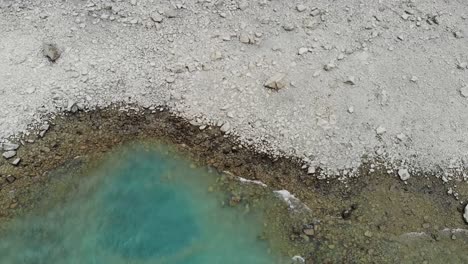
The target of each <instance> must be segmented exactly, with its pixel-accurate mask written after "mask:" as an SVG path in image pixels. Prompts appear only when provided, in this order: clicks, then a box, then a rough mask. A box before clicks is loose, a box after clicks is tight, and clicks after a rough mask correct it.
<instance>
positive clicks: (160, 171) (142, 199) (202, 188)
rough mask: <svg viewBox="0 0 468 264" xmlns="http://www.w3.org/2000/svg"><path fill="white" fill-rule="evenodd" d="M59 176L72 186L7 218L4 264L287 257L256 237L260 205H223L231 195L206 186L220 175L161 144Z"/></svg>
mask: <svg viewBox="0 0 468 264" xmlns="http://www.w3.org/2000/svg"><path fill="white" fill-rule="evenodd" d="M58 177H59V178H60V177H63V179H61V181H63V182H65V183H67V182H73V180H75V184H71V186H73V188H69V189H67V191H65V192H64V194H63V195H58V196H57V195H55V196H54V195H49V196H50V197H54V199H52V198H44V199H43V200H44V201H42V202H40V203H39V206H38V208H36V209H35V210H34V211H33V212H31V213H28V214H26V215H24V216H22V217H20V218H19V219H15V220H13V221H12V222H11V223H10V224H9V225H8V228H7V231H6V232H4V233H3V234H1V238H0V263H11V264H15V263H34V264H41V263H44V264H45V263H47V264H50V263H70V264H72V263H77V264H78V263H79V264H83V263H116V264H119V263H154V264H159V263H171V264H183V263H184V264H185V263H187V264H198V263H200V264H201V263H203V264H210V263H223V264H230V263H232V264H237V263H258V264H262V263H285V262H284V260H283V261H281V260H280V259H279V258H278V257H277V256H275V254H273V253H272V252H270V250H269V245H268V242H266V241H263V240H260V239H258V236H259V235H260V234H261V232H262V227H263V224H262V218H261V213H260V212H258V213H255V212H252V211H250V212H248V213H246V211H245V210H241V208H238V207H229V206H223V205H222V201H223V199H225V196H226V194H224V193H221V192H217V191H209V189H210V188H209V186H210V185H212V184H214V183H215V182H216V179H217V178H219V175H217V174H216V173H215V172H209V171H208V170H207V169H203V168H194V167H193V166H191V165H190V162H189V161H187V160H185V159H184V158H181V157H180V156H178V155H174V154H172V152H171V151H168V149H167V148H166V147H164V146H153V147H151V148H147V147H144V146H142V145H134V146H132V147H128V148H125V149H121V150H119V151H117V152H116V153H113V154H112V155H109V156H108V157H107V158H105V160H104V161H103V162H102V164H101V165H99V167H98V168H97V169H94V170H92V171H91V172H89V173H87V175H81V176H79V177H80V178H79V180H78V181H77V180H76V179H75V178H76V176H73V177H71V176H66V175H59V176H58ZM74 177H75V178H74ZM45 197H48V196H45ZM57 197H58V198H60V199H57ZM56 200H59V201H60V202H58V201H56Z"/></svg>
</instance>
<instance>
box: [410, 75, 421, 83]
mask: <svg viewBox="0 0 468 264" xmlns="http://www.w3.org/2000/svg"><path fill="white" fill-rule="evenodd" d="M418 80H419V79H418V77H416V76H412V77H411V79H410V81H412V82H414V83H415V82H418Z"/></svg>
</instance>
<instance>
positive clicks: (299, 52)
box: [297, 47, 309, 55]
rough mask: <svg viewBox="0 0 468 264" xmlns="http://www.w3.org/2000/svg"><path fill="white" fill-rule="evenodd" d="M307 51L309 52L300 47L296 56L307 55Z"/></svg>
mask: <svg viewBox="0 0 468 264" xmlns="http://www.w3.org/2000/svg"><path fill="white" fill-rule="evenodd" d="M308 51H309V49H308V48H305V47H302V48H300V49H299V51H298V52H297V54H299V55H302V54H305V53H307V52H308Z"/></svg>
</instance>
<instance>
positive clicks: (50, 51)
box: [42, 43, 61, 62]
mask: <svg viewBox="0 0 468 264" xmlns="http://www.w3.org/2000/svg"><path fill="white" fill-rule="evenodd" d="M42 54H44V56H45V57H47V58H48V59H49V60H50V61H51V62H55V61H57V60H58V58H60V55H61V53H60V50H59V49H58V48H57V46H56V45H55V44H52V43H45V44H44V45H43V46H42Z"/></svg>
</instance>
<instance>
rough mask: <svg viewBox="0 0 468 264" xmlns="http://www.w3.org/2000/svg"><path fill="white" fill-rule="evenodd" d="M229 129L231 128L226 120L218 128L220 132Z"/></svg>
mask: <svg viewBox="0 0 468 264" xmlns="http://www.w3.org/2000/svg"><path fill="white" fill-rule="evenodd" d="M230 129H231V125H230V124H229V123H228V122H226V123H224V124H223V125H222V126H221V128H220V130H221V132H224V133H226V132H228V131H229V130H230Z"/></svg>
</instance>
